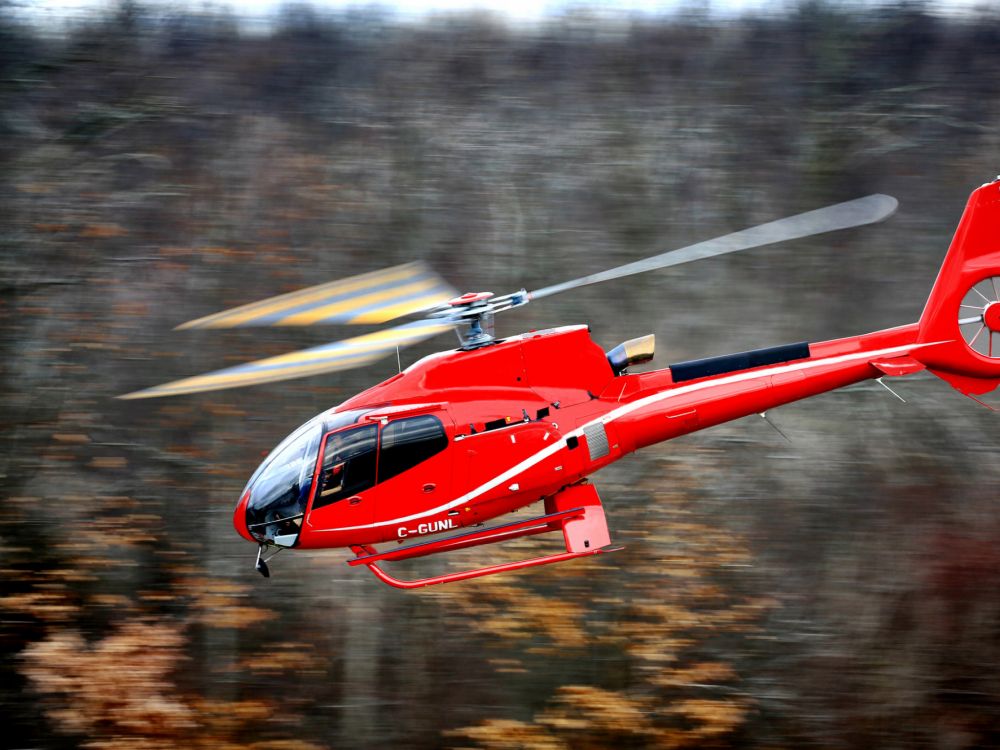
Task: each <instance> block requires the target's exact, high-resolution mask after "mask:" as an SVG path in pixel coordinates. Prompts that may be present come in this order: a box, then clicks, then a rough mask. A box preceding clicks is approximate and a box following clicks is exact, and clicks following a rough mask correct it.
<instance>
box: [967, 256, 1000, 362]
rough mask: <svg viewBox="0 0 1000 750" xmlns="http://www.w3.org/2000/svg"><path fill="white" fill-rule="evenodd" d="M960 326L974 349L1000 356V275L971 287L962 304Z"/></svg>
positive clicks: (978, 352)
mask: <svg viewBox="0 0 1000 750" xmlns="http://www.w3.org/2000/svg"><path fill="white" fill-rule="evenodd" d="M958 326H959V330H960V331H961V332H962V338H963V339H964V340H965V343H966V344H968V345H969V348H971V349H972V350H973V351H974V352H976V353H977V354H981V355H982V356H984V357H989V358H990V359H1000V276H990V277H988V278H985V279H983V280H982V281H980V282H978V283H976V284H973V285H972V286H971V287H969V291H968V292H966V294H965V296H964V297H963V298H962V302H961V304H960V305H959V313H958Z"/></svg>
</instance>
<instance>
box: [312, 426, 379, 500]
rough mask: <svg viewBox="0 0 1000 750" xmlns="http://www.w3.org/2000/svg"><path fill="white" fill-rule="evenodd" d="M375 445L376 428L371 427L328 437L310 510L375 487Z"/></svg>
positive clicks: (345, 431)
mask: <svg viewBox="0 0 1000 750" xmlns="http://www.w3.org/2000/svg"><path fill="white" fill-rule="evenodd" d="M377 443H378V427H377V426H376V425H373V424H369V425H365V426H363V427H356V428H354V429H353V430H343V431H342V432H335V433H333V434H332V435H329V436H328V437H327V439H326V446H325V447H324V448H323V467H322V468H321V469H320V482H319V488H318V492H317V493H316V499H315V500H313V510H315V509H316V508H322V507H323V506H325V505H330V504H331V503H334V502H336V501H337V500H340V499H341V498H345V497H349V496H351V495H357V494H358V493H360V492H364V491H365V490H367V489H368V488H369V487H371V486H372V485H373V484H375V446H376V445H377Z"/></svg>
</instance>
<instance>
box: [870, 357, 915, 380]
mask: <svg viewBox="0 0 1000 750" xmlns="http://www.w3.org/2000/svg"><path fill="white" fill-rule="evenodd" d="M871 366H872V367H874V368H875V369H876V370H878V371H879V372H880V373H882V374H883V375H888V376H889V377H890V378H898V377H900V376H902V375H912V374H913V373H915V372H920V371H921V370H925V369H927V367H926V365H924V363H923V362H918V361H917V360H915V359H914V358H913V357H892V358H890V359H873V360H872V361H871Z"/></svg>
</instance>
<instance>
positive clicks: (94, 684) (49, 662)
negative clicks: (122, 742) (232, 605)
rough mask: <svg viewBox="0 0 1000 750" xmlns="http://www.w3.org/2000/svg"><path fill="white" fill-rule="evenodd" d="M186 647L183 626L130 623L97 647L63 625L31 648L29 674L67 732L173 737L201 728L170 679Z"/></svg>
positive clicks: (26, 669)
mask: <svg viewBox="0 0 1000 750" xmlns="http://www.w3.org/2000/svg"><path fill="white" fill-rule="evenodd" d="M182 644H183V639H182V638H181V636H180V634H179V632H178V630H177V629H176V628H175V627H172V626H170V625H166V624H151V623H145V622H137V621H131V622H126V623H125V624H124V625H122V626H121V627H120V628H119V629H118V630H117V632H115V633H113V634H112V635H110V636H108V637H106V638H104V639H102V640H100V641H98V642H96V643H93V644H88V643H87V642H86V641H85V640H84V639H83V636H82V635H81V634H80V633H79V632H77V631H75V630H70V629H61V630H56V631H53V632H52V633H51V634H50V635H49V636H48V637H47V638H46V639H44V640H42V641H38V642H37V643H33V644H32V645H31V646H29V647H28V648H27V649H26V651H25V652H24V654H23V660H24V664H25V666H24V670H23V671H24V673H25V675H26V676H27V677H28V679H29V681H30V682H31V684H32V687H33V688H34V689H35V690H37V691H38V692H39V693H41V694H42V695H43V696H44V697H45V698H46V705H47V709H46V713H47V714H48V715H49V717H50V719H52V721H53V722H55V724H56V725H57V726H59V727H60V728H61V729H62V730H63V731H66V732H73V733H78V734H84V735H88V736H112V737H120V736H122V735H124V736H140V737H152V738H155V737H174V736H177V735H178V734H185V733H187V732H189V731H190V730H192V729H194V728H195V727H196V726H197V724H196V722H195V719H194V714H193V712H192V711H191V708H190V707H189V706H186V705H185V704H184V703H182V702H181V701H180V700H178V699H177V697H176V696H172V695H170V694H169V693H168V690H169V685H170V683H169V680H168V677H169V675H170V674H171V673H172V672H173V671H174V670H175V669H176V668H177V667H178V665H179V663H180V662H181V661H182V660H183V658H184V657H183V654H182V651H181V646H182ZM93 746H94V747H114V745H108V746H105V745H100V744H94V745H93Z"/></svg>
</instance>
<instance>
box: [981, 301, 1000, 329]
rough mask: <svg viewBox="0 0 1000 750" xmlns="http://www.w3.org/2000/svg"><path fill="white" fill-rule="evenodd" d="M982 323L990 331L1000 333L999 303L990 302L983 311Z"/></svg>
mask: <svg viewBox="0 0 1000 750" xmlns="http://www.w3.org/2000/svg"><path fill="white" fill-rule="evenodd" d="M983 323H985V324H986V327H987V328H989V329H990V331H991V332H992V331H1000V302H990V304H988V305H987V306H986V309H985V310H983Z"/></svg>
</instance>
